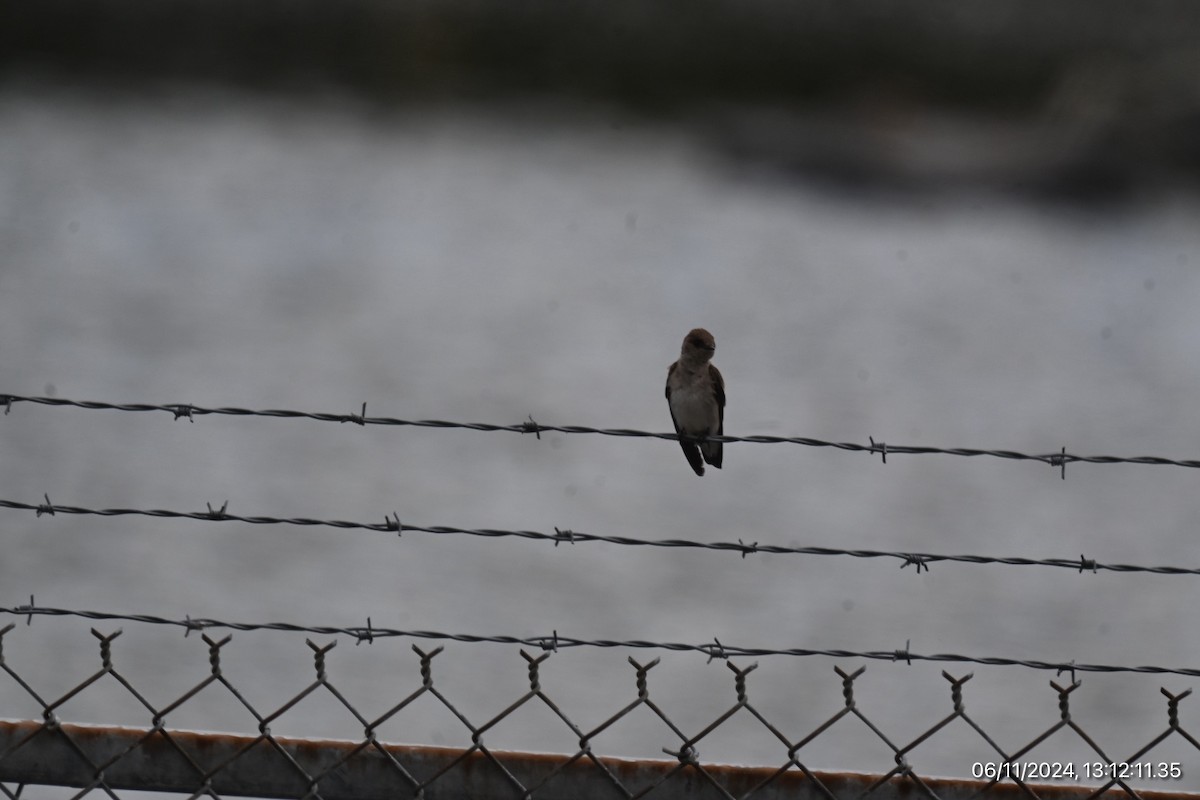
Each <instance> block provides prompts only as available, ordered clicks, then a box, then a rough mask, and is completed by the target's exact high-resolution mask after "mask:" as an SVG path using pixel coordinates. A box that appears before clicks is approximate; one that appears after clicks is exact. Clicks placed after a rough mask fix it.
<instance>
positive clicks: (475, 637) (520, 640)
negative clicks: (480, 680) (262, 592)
mask: <svg viewBox="0 0 1200 800" xmlns="http://www.w3.org/2000/svg"><path fill="white" fill-rule="evenodd" d="M0 614H8V615H10V616H17V617H25V621H26V624H27V625H31V624H32V623H33V618H34V617H35V616H49V617H77V618H81V619H90V620H103V621H118V622H138V623H143V624H147V625H166V626H172V627H178V628H183V629H184V636H187V635H188V634H190V633H191V632H192V631H204V630H207V629H210V628H221V629H225V630H233V631H283V632H289V633H308V634H317V635H322V636H347V637H350V638H353V639H354V640H355V643H356V644H362V643H363V642H366V643H367V644H372V643H373V642H374V641H375V640H376V639H388V638H407V639H429V640H440V641H452V642H463V643H466V644H515V645H521V646H524V647H536V648H539V649H541V650H543V651H553V652H557V651H559V650H563V649H568V648H584V647H590V648H600V649H637V650H667V651H672V652H691V653H699V654H701V655H704V656H707V657H708V659H709V661H712V660H713V659H720V660H724V659H729V658H744V657H753V656H796V657H805V656H822V657H826V658H849V659H867V660H872V661H893V662H899V661H903V662H905V663H906V664H908V665H910V666H911V665H912V662H914V661H931V662H942V663H959V664H979V665H982V666H1001V667H1025V668H1027V669H1034V670H1043V671H1044V670H1053V671H1055V672H1057V673H1059V674H1062V673H1064V672H1066V673H1070V674H1071V677H1072V680H1074V677H1075V673H1077V672H1105V673H1141V674H1153V675H1185V676H1188V677H1200V669H1194V668H1188V667H1159V666H1152V665H1143V666H1132V667H1130V666H1122V665H1112V664H1086V663H1085V664H1081V663H1077V662H1075V661H1039V660H1034V659H1020V658H1005V657H999V656H971V655H960V654H957V653H914V652H912V650H911V649H910V647H911V640H909V641H906V642H905V643H904V648H903V649H899V650H827V649H811V648H803V647H788V648H775V647H743V646H739V645H730V644H723V643H722V642H721V641H720V639H717V638H715V637H714V638H713V640H712V642H707V643H704V644H689V643H683V642H658V641H647V640H644V639H624V640H622V639H579V638H576V637H573V636H565V635H562V634H560V633H559V632H558V631H557V630H555V631H554V632H553V633H552V634H551V635H550V636H508V635H499V634H488V635H479V634H469V633H444V632H441V631H423V630H400V629H396V628H386V627H385V628H378V627H375V626H374V625H373V624H372V623H371V618H370V617H367V624H366V626H349V627H341V626H334V625H300V624H294V623H288V622H230V621H224V620H217V619H208V618H193V617H190V616H188V617H185V618H184V619H171V618H168V617H160V616H156V615H153V614H120V613H114V612H108V611H90V610H80V609H67V608H52V607H45V606H39V605H37V604H36V600H35V598H34V597H32V596H31V597H30V598H29V604H28V605H20V606H14V607H0ZM14 627H15V626H14V625H13V624H12V623H9V624H8V625H6V626H4V627H3V628H0V636H3V635H4V634H6V633H8V632H9V631H11V630H12V629H13V628H14Z"/></svg>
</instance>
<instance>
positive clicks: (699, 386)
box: [671, 380, 719, 436]
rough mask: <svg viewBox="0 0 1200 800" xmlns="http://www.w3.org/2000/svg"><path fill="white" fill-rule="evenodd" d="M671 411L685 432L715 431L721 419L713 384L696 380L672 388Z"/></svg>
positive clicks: (701, 433)
mask: <svg viewBox="0 0 1200 800" xmlns="http://www.w3.org/2000/svg"><path fill="white" fill-rule="evenodd" d="M671 412H672V413H673V414H674V415H675V421H676V422H678V423H679V427H680V429H682V431H683V432H684V433H687V434H690V435H692V436H700V435H703V434H707V433H714V432H716V430H717V423H718V421H719V417H718V413H717V402H716V400H715V399H714V398H713V389H712V384H711V383H710V382H709V381H707V380H694V381H688V382H687V383H684V384H683V385H682V386H679V387H673V388H672V389H671Z"/></svg>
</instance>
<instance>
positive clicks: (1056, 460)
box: [0, 394, 1200, 478]
mask: <svg viewBox="0 0 1200 800" xmlns="http://www.w3.org/2000/svg"><path fill="white" fill-rule="evenodd" d="M13 403H37V404H40V405H45V406H52V407H71V408H83V409H102V410H112V411H164V412H166V413H168V414H171V415H173V416H174V417H175V419H177V420H178V419H184V418H186V419H188V420H189V421H192V422H195V418H196V417H198V416H208V415H225V416H239V417H274V418H284V419H311V420H317V421H319V422H338V423H345V422H349V423H353V424H356V425H394V426H409V427H419V428H457V429H463V430H472V431H507V432H511V433H532V434H534V435H535V436H537V438H538V439H541V438H542V434H543V433H577V434H596V435H600V436H625V437H633V438H642V439H667V440H675V441H677V440H678V439H679V436H678V435H677V434H675V433H656V432H653V431H643V430H636V429H632V428H593V427H589V426H586V425H543V424H541V423H539V422H536V421H535V420H534V419H533V417H532V416H530V417H529V419H528V420H526V421H525V422H521V423H518V424H516V425H494V424H490V423H484V422H453V421H449V420H438V419H421V420H408V419H397V418H395V417H368V416H367V404H366V403H363V404H362V409H361V412H360V413H358V414H354V413H350V414H333V413H327V412H315V411H295V410H288V409H250V408H238V407H235V406H223V407H220V408H205V407H203V406H195V405H191V404H189V403H173V404H166V405H154V404H150V403H105V402H99V401H94V400H68V399H66V398H61V397H24V396H21V395H15V394H0V405H3V406H4V407H5V412H4V413H5V414H6V415H7V414H8V413H9V412H10V411H11V410H12V406H13ZM706 438H707V439H708V440H710V441H720V442H729V443H747V444H798V445H803V446H805V447H824V448H833V449H837V450H848V451H852V452H863V453H869V454H871V455H876V454H878V455H881V456H882V457H883V463H885V464H886V463H887V457H888V456H889V455H930V454H934V455H951V456H966V457H974V456H988V457H992V458H1004V459H1009V460H1014V461H1039V462H1041V463H1043V464H1049V465H1051V466H1054V467H1059V468H1060V469H1061V470H1062V477H1063V478H1066V465H1067V464H1070V463H1075V462H1084V463H1088V464H1146V465H1150V464H1153V465H1160V466H1175V467H1189V468H1192V469H1197V468H1200V460H1196V459H1175V458H1165V457H1163V456H1083V455H1076V454H1074V453H1068V452H1067V451H1066V448H1065V447H1063V448H1061V449H1060V451H1059V452H1057V453H1045V454H1037V453H1023V452H1018V451H1015V450H989V449H980V448H973V447H925V446H916V445H889V444H887V443H886V442H883V441H878V442H877V441H875V439H874V437H869V444H861V443H858V442H831V441H825V440H822V439H812V438H808V437H805V436H766V435H756V436H710V437H706Z"/></svg>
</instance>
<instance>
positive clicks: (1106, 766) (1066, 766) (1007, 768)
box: [971, 761, 1183, 781]
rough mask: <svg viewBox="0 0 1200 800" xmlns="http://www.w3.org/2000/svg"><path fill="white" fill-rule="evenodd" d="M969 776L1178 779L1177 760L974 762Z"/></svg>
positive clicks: (986, 778)
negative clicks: (1076, 762)
mask: <svg viewBox="0 0 1200 800" xmlns="http://www.w3.org/2000/svg"><path fill="white" fill-rule="evenodd" d="M971 777H972V778H976V779H980V778H982V779H985V780H1006V779H1016V780H1019V781H1038V780H1043V781H1079V780H1085V781H1095V780H1106V781H1111V780H1122V781H1123V780H1176V781H1177V780H1181V779H1182V778H1183V764H1182V763H1181V762H1179V761H1085V762H1083V763H1082V764H1080V765H1078V766H1076V765H1075V764H1074V763H1073V762H1070V761H1066V762H1062V761H976V762H975V763H974V764H972V765H971Z"/></svg>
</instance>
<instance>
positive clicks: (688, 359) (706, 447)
mask: <svg viewBox="0 0 1200 800" xmlns="http://www.w3.org/2000/svg"><path fill="white" fill-rule="evenodd" d="M716 350H717V343H716V341H715V340H714V339H713V336H712V334H711V333H709V332H708V331H706V330H704V328H696V329H694V330H692V331H689V332H688V335H687V336H685V337H683V347H682V348H681V349H680V351H679V360H678V361H676V362H675V363H674V364H672V365H671V366H670V368H669V369H667V405H668V406H670V408H671V421H672V422H674V423H675V433H677V434H679V446H680V447H682V448H683V454H684V455H685V456H687V460H688V463H689V464H691V465H692V469H693V470H695V472H696V474H697V475H703V474H704V462H705V461H707V462H708V463H709V464H712V465H713V466H714V467H716V468H717V469H720V468H721V455H722V453H721V442H697V441H696V439H698V438H700V437H704V436H713V435H715V436H721V435H723V434H724V433H725V380H724V379H723V378H722V377H721V372H720V370H718V369H717V368H716V367H715V366H713V365H712V363H710V361H709V359H711V358H712V355H713V353H715V352H716Z"/></svg>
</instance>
